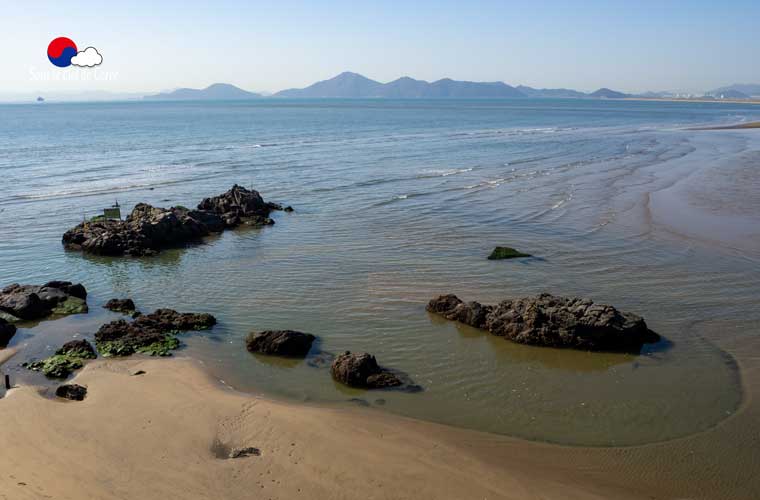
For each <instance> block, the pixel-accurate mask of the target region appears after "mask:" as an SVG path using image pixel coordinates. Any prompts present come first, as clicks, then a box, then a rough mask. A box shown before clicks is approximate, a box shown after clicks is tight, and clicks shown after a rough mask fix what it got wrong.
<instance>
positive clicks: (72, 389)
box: [55, 384, 87, 401]
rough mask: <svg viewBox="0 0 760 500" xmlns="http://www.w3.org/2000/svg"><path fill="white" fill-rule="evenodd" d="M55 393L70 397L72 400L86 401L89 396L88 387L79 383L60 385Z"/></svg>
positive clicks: (65, 397) (64, 397)
mask: <svg viewBox="0 0 760 500" xmlns="http://www.w3.org/2000/svg"><path fill="white" fill-rule="evenodd" d="M55 395H56V396H58V397H59V398H63V399H70V400H72V401H84V398H85V396H87V387H83V386H81V385H79V384H64V385H59V386H58V388H57V389H56V390H55Z"/></svg>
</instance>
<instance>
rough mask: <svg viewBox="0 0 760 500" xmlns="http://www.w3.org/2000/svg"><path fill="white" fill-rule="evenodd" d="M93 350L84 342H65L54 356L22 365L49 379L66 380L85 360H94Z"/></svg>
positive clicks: (95, 355)
mask: <svg viewBox="0 0 760 500" xmlns="http://www.w3.org/2000/svg"><path fill="white" fill-rule="evenodd" d="M96 357H97V354H95V349H93V348H92V345H91V344H90V343H89V342H87V341H86V340H72V341H71V342H66V343H65V344H63V346H62V347H61V348H60V349H58V350H57V351H56V352H55V354H54V355H52V356H50V357H47V358H45V359H43V360H40V361H34V362H32V363H24V364H23V365H22V366H25V367H26V368H29V369H30V370H34V371H38V372H42V373H43V374H44V375H45V376H46V377H50V378H66V377H68V376H69V375H70V374H71V372H73V371H75V370H78V369H80V368H82V367H83V366H84V360H85V359H95V358H96Z"/></svg>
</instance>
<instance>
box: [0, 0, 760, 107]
mask: <svg viewBox="0 0 760 500" xmlns="http://www.w3.org/2000/svg"><path fill="white" fill-rule="evenodd" d="M758 21H760V1H758V0H754V1H748V0H747V1H744V0H735V1H730V0H729V1H725V2H714V1H700V0H696V1H690V2H687V1H668V0H661V1H646V0H640V1H634V0H631V1H625V2H624V1H614V0H609V1H585V2H581V1H547V2H541V1H533V2H529V1H506V0H505V1H493V2H491V1H471V2H453V1H446V0H437V1H427V0H425V1H383V2H372V3H370V2H349V1H322V2H316V1H289V0H280V1H268V2H244V1H233V0H228V1H224V0H220V1H217V2H193V1H187V2H179V1H163V0H152V1H133V2H118V3H117V2H107V1H102V2H90V1H73V0H66V1H55V2H53V1H34V2H21V1H9V2H4V5H3V8H2V16H1V17H0V36H2V39H3V42H4V43H3V46H4V47H5V51H4V56H3V57H4V63H3V69H2V78H1V79H0V92H15V91H33V90H56V91H57V90H72V91H73V90H92V89H103V90H109V91H119V92H122V91H130V92H141V91H155V90H162V89H170V88H175V87H183V86H188V87H203V86H206V85H208V84H211V83H214V82H229V83H234V84H236V85H238V86H241V87H243V88H246V89H250V90H269V91H274V90H280V89H282V88H287V87H294V86H304V85H307V84H310V83H312V82H314V81H316V80H321V79H325V78H329V77H332V76H334V75H335V74H337V73H340V72H341V71H344V70H350V71H356V72H359V73H362V74H364V75H366V76H368V77H371V78H374V79H377V80H380V81H388V80H392V79H395V78H397V77H399V76H402V75H409V76H412V77H415V78H421V79H425V80H436V79H438V78H442V77H451V78H455V79H467V80H478V81H494V80H500V81H505V82H507V83H509V84H514V85H517V84H525V85H531V86H537V87H570V88H576V89H580V90H594V89H596V88H598V87H601V86H607V87H611V88H615V89H619V90H624V91H641V90H667V89H678V90H709V89H712V88H714V87H717V86H722V85H726V84H731V83H734V82H754V83H760V63H758V55H759V54H760V35H758V29H759V28H758ZM61 35H63V36H68V37H69V38H72V39H73V40H74V41H75V42H76V43H77V45H78V46H79V48H80V50H81V49H82V48H84V47H87V46H90V45H92V46H94V47H96V48H97V49H98V50H99V51H100V52H101V54H102V55H103V58H104V63H103V65H102V66H101V67H100V68H99V71H101V72H109V73H111V77H110V78H112V79H111V80H110V81H81V80H79V81H45V80H44V78H47V77H48V75H50V77H54V74H55V73H56V72H58V74H61V72H62V71H65V70H58V69H57V68H55V67H53V66H52V65H51V64H50V63H49V62H48V60H47V56H46V49H47V44H48V43H49V42H50V40H52V39H53V38H54V37H56V36H61ZM82 71H87V70H82ZM32 74H34V75H35V76H34V77H32Z"/></svg>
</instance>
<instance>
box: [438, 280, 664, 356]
mask: <svg viewBox="0 0 760 500" xmlns="http://www.w3.org/2000/svg"><path fill="white" fill-rule="evenodd" d="M472 304H477V303H470V304H467V305H464V303H463V302H462V301H461V300H459V299H458V298H457V297H456V296H453V295H447V296H442V297H439V298H437V299H433V300H432V301H431V302H430V304H428V311H431V312H435V313H438V314H440V315H442V316H444V317H445V318H447V319H451V320H455V321H461V322H463V323H466V324H468V325H471V326H476V327H479V328H485V329H487V330H488V331H490V332H491V333H492V334H494V335H497V336H500V337H504V338H507V339H509V340H512V341H514V342H519V343H521V344H530V345H537V346H547V347H561V348H572V349H582V350H588V351H615V352H632V353H638V352H639V351H640V350H641V347H642V346H643V344H646V343H653V342H658V341H659V340H660V337H659V335H657V334H656V333H654V332H652V331H651V330H649V328H647V325H646V323H645V322H644V320H643V319H642V318H641V317H640V316H637V315H635V314H631V313H624V312H620V311H618V310H617V309H615V308H614V307H612V306H609V305H602V304H595V303H594V302H593V301H591V300H588V299H579V298H564V297H555V296H553V295H550V294H541V295H538V296H536V297H526V298H522V299H517V300H505V301H503V302H501V303H499V304H498V305H496V306H480V304H478V306H480V309H478V308H477V306H473V305H472ZM470 311H477V313H475V312H473V313H471V312H470ZM483 311H485V313H483ZM483 314H484V315H485V316H484V317H485V322H483V321H482V320H481V318H482V317H483ZM473 318H474V319H473Z"/></svg>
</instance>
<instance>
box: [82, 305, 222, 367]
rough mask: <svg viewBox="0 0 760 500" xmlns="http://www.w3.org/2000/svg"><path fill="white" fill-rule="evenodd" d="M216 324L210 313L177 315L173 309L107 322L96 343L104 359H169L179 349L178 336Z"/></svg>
mask: <svg viewBox="0 0 760 500" xmlns="http://www.w3.org/2000/svg"><path fill="white" fill-rule="evenodd" d="M215 324H216V318H214V317H213V316H211V315H210V314H192V313H178V312H177V311H174V310H173V309H158V310H157V311H155V312H153V313H151V314H147V315H142V316H138V317H137V318H136V319H135V320H134V321H126V320H123V319H120V320H117V321H112V322H111V323H107V324H105V325H103V326H101V327H100V329H98V331H97V333H95V343H96V345H97V347H98V350H99V351H100V353H101V354H102V355H103V356H130V355H132V354H134V353H136V352H142V353H146V354H150V355H152V356H169V355H171V351H172V350H174V349H177V348H178V347H179V340H178V339H177V338H176V337H175V334H177V333H180V332H185V331H190V330H204V329H207V328H211V327H212V326H214V325H215Z"/></svg>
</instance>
